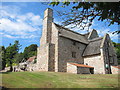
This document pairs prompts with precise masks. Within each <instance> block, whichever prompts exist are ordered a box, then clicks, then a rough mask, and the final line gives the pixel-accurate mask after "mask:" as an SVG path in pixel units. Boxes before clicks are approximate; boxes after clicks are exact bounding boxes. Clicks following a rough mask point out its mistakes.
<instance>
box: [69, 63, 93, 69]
mask: <svg viewBox="0 0 120 90" xmlns="http://www.w3.org/2000/svg"><path fill="white" fill-rule="evenodd" d="M69 64H72V65H75V66H78V67H86V68H94V67H92V66H88V65H84V64H77V63H69Z"/></svg>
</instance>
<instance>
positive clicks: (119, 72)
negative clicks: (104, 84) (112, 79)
mask: <svg viewBox="0 0 120 90" xmlns="http://www.w3.org/2000/svg"><path fill="white" fill-rule="evenodd" d="M111 72H112V74H120V69H119V68H117V67H116V66H111Z"/></svg>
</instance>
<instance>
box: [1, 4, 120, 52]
mask: <svg viewBox="0 0 120 90" xmlns="http://www.w3.org/2000/svg"><path fill="white" fill-rule="evenodd" d="M0 4H2V5H0V13H1V15H0V23H1V24H0V36H1V37H2V38H1V39H2V40H1V41H2V42H0V45H4V46H5V47H7V46H8V45H9V43H12V44H13V43H14V41H15V40H19V42H20V44H21V45H22V49H21V50H20V51H23V50H24V48H25V47H26V46H29V45H31V44H37V45H38V46H39V45H40V43H39V42H40V37H41V34H42V20H43V14H44V10H45V9H46V8H48V7H49V8H52V9H53V10H54V22H56V23H61V18H60V17H58V15H57V14H56V12H57V11H65V10H66V11H69V9H70V8H71V5H70V6H69V7H65V8H63V7H61V5H59V6H57V7H52V6H48V5H44V4H42V3H40V2H16V3H15V2H2V3H0ZM107 25H108V24H107V23H106V24H105V22H100V21H97V20H94V22H93V25H92V26H91V27H90V30H92V29H96V30H98V33H99V35H100V36H103V35H104V34H105V33H109V34H110V37H111V39H112V40H113V41H114V42H118V35H113V34H111V32H112V31H115V30H118V25H116V24H114V25H112V26H110V27H108V26H107ZM68 28H69V27H68ZM73 30H74V31H76V32H80V33H85V32H86V31H80V30H79V28H77V27H76V28H74V29H73ZM108 31H109V32H108Z"/></svg>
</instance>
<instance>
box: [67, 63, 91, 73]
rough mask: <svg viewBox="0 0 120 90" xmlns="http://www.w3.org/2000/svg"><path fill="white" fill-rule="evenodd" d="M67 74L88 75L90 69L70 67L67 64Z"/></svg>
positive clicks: (70, 65)
mask: <svg viewBox="0 0 120 90" xmlns="http://www.w3.org/2000/svg"><path fill="white" fill-rule="evenodd" d="M67 72H68V73H75V74H90V68H87V67H78V66H76V65H72V64H70V63H67Z"/></svg>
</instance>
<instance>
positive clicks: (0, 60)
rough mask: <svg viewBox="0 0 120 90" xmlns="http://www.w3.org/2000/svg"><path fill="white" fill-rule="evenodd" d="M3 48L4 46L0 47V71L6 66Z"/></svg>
mask: <svg viewBox="0 0 120 90" xmlns="http://www.w3.org/2000/svg"><path fill="white" fill-rule="evenodd" d="M5 52H6V50H5V47H4V46H0V55H1V58H0V64H1V65H0V70H4V69H5V66H6V59H5Z"/></svg>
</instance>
